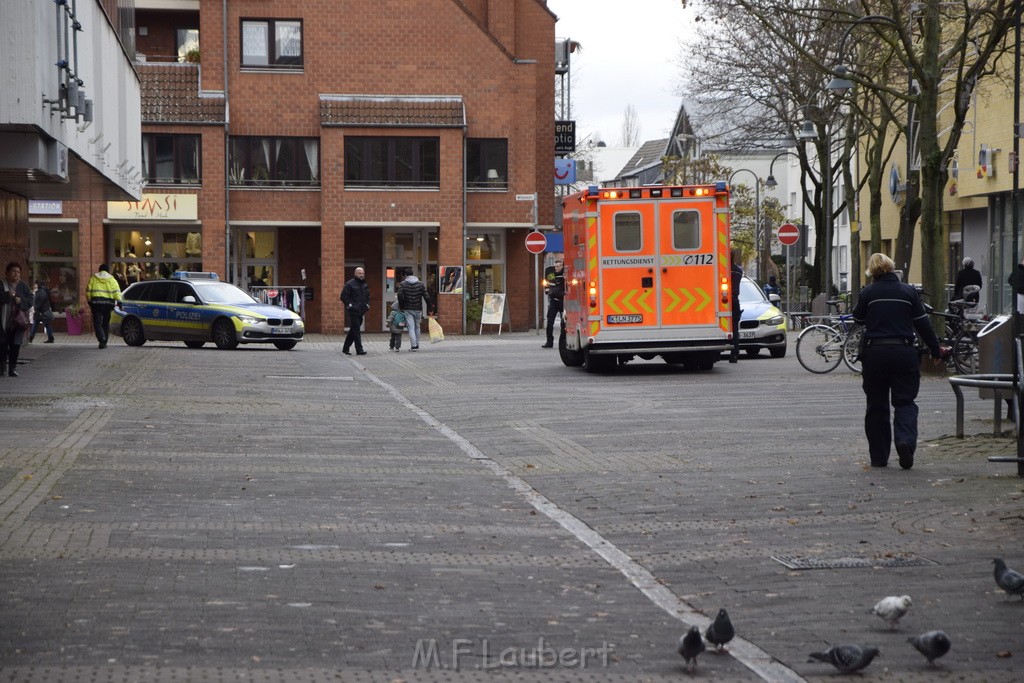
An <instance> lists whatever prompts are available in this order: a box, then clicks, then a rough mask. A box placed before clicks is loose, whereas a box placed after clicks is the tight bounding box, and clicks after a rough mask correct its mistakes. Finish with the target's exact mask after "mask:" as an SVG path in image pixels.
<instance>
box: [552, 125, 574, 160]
mask: <svg viewBox="0 0 1024 683" xmlns="http://www.w3.org/2000/svg"><path fill="white" fill-rule="evenodd" d="M575 151H576V122H575V121H555V154H572V153H573V152H575Z"/></svg>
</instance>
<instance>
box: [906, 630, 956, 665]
mask: <svg viewBox="0 0 1024 683" xmlns="http://www.w3.org/2000/svg"><path fill="white" fill-rule="evenodd" d="M907 642H908V643H910V644H911V645H913V646H914V649H915V650H917V651H918V652H920V653H921V654H923V655H924V656H925V657H926V658H927V659H928V663H929V664H934V663H935V660H936V659H938V658H939V657H941V656H942V655H944V654H946V653H947V652H949V647H950V644H949V636H947V635H946V634H945V633H943V632H942V631H928V633H922V634H921V635H919V636H914V637H913V638H907Z"/></svg>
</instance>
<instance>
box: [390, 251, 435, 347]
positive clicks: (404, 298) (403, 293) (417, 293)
mask: <svg viewBox="0 0 1024 683" xmlns="http://www.w3.org/2000/svg"><path fill="white" fill-rule="evenodd" d="M405 272H406V276H405V279H404V280H402V284H401V285H399V287H398V292H397V294H398V307H399V308H400V309H401V311H402V313H404V314H405V326H406V328H408V330H409V348H411V349H412V350H413V351H418V350H419V348H420V321H421V320H422V319H423V308H424V307H426V309H427V315H428V316H430V315H433V310H434V306H433V304H431V302H430V297H429V296H428V295H427V288H426V286H425V285H424V284H423V283H422V282H420V279H419V278H418V277H416V276H415V275H413V273H412V269H411V268H409V269H407V270H406V271H405Z"/></svg>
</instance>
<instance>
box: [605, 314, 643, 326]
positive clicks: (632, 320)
mask: <svg viewBox="0 0 1024 683" xmlns="http://www.w3.org/2000/svg"><path fill="white" fill-rule="evenodd" d="M643 321H644V317H643V316H642V315H639V314H634V315H610V316H608V324H609V325H636V324H638V323H642V322H643Z"/></svg>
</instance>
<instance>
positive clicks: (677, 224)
mask: <svg viewBox="0 0 1024 683" xmlns="http://www.w3.org/2000/svg"><path fill="white" fill-rule="evenodd" d="M698 247H700V214H699V213H698V212H696V211H676V212H675V213H673V214H672V248H673V249H675V250H676V251H686V250H689V249H697V248H698Z"/></svg>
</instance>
